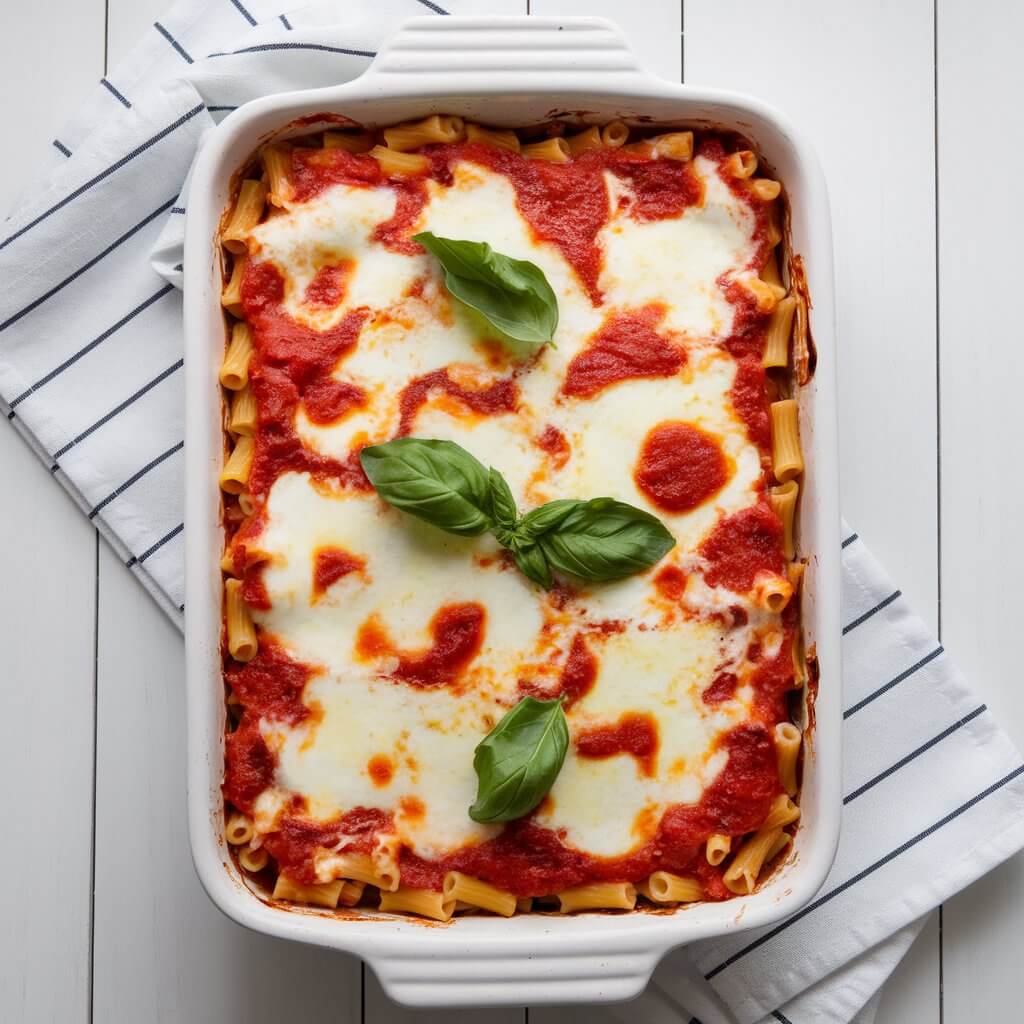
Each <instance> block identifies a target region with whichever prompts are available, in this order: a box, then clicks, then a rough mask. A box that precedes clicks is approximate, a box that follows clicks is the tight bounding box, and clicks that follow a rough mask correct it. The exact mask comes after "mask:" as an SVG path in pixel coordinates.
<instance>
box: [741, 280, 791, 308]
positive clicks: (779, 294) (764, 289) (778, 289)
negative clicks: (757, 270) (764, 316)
mask: <svg viewBox="0 0 1024 1024" xmlns="http://www.w3.org/2000/svg"><path fill="white" fill-rule="evenodd" d="M739 283H740V285H741V286H742V287H744V288H746V290H747V291H748V292H750V294H751V296H752V298H753V299H754V301H755V302H756V303H757V309H758V312H760V313H771V312H772V310H774V309H775V307H776V306H777V305H778V304H779V302H780V301H781V300H782V299H783V297H784V296H785V294H786V289H785V288H783V287H782V285H780V284H772V283H771V282H770V281H765V280H764V279H762V278H760V277H755V276H753V275H752V274H751V275H749V276H747V277H741V278H739Z"/></svg>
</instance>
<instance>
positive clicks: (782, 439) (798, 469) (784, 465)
mask: <svg viewBox="0 0 1024 1024" xmlns="http://www.w3.org/2000/svg"><path fill="white" fill-rule="evenodd" d="M771 419H772V471H773V472H774V473H775V479H776V480H778V482H779V483H780V484H784V483H785V482H786V481H787V480H792V479H793V478H794V477H797V476H799V475H800V474H801V473H802V472H803V471H804V456H803V452H802V451H801V449H800V425H799V411H798V408H797V404H796V401H795V400H794V399H792V398H786V399H784V400H783V401H781V402H772V404H771Z"/></svg>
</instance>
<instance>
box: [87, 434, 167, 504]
mask: <svg viewBox="0 0 1024 1024" xmlns="http://www.w3.org/2000/svg"><path fill="white" fill-rule="evenodd" d="M184 447H185V442H184V441H179V442H178V443H177V444H176V445H173V446H172V447H170V448H168V449H167V451H165V452H162V453H161V454H160V455H158V456H157V457H156V458H155V459H153V460H152V461H151V462H147V463H146V465H144V466H143V467H142V469H140V470H138V471H137V472H135V473H132V475H131V476H130V477H128V479H127V480H125V482H124V483H123V484H121V485H120V486H119V487H116V488H115V489H114V490H113V491H111V492H110V494H108V495H107V496H106V497H105V498H104V499H103V500H102V501H101V502H99V504H97V505H94V506H93V508H92V510H91V511H90V512H89V518H90V519H94V518H95V517H96V516H97V515H98V514H99V513H100V512H101V511H102V510H103V509H104V508H106V507H107V505H109V504H110V503H111V502H112V501H113V500H114V499H115V498H118V497H120V496H121V495H122V494H124V492H125V491H127V490H128V488H129V487H131V485H132V484H134V483H138V481H139V480H141V479H142V478H143V477H144V476H145V475H146V474H147V473H148V472H149V471H150V470H152V469H156V467H157V466H159V465H160V463H161V462H166V461H167V460H168V459H169V458H170V457H171V456H172V455H173V454H174V453H175V452H180V451H181V449H182V448H184Z"/></svg>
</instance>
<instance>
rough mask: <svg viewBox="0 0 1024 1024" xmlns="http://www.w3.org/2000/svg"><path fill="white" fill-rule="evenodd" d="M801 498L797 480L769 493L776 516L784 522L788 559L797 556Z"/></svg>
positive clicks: (784, 541)
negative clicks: (796, 530) (797, 521)
mask: <svg viewBox="0 0 1024 1024" xmlns="http://www.w3.org/2000/svg"><path fill="white" fill-rule="evenodd" d="M799 496H800V485H799V484H798V483H797V482H796V481H795V480H787V481H786V482H785V483H784V484H779V486H778V487H773V488H772V489H771V490H770V491H769V492H768V500H769V501H770V502H771V504H772V508H773V509H774V510H775V514H776V515H777V516H778V517H779V519H781V520H782V552H783V554H784V555H785V556H786V557H787V558H792V557H793V556H794V554H796V538H795V524H796V499H797V498H798V497H799ZM790 582H792V580H791V581H790Z"/></svg>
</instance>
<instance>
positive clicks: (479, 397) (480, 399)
mask: <svg viewBox="0 0 1024 1024" xmlns="http://www.w3.org/2000/svg"><path fill="white" fill-rule="evenodd" d="M436 392H442V393H444V394H447V395H450V396H451V397H452V398H455V399H457V400H458V401H459V402H461V403H462V404H463V405H465V406H466V407H467V408H469V409H471V410H472V411H473V412H475V413H477V414H478V415H481V416H498V415H500V414H501V413H509V412H515V410H516V406H517V405H518V404H519V387H518V386H517V384H516V382H515V381H514V380H512V379H510V378H500V379H498V380H496V381H493V382H491V383H490V384H488V385H487V386H486V387H482V388H479V389H474V388H467V387H464V386H463V385H462V384H460V383H459V382H457V381H456V380H454V379H453V378H452V375H451V374H450V373H449V371H448V369H447V368H444V369H440V370H432V371H431V372H430V373H425V374H423V376H422V377H416V378H415V379H414V380H411V381H410V382H409V383H408V384H406V386H405V387H404V388H403V389H402V394H401V397H400V398H399V401H398V407H399V410H400V414H401V415H400V420H399V426H398V434H399V436H400V437H404V436H405V435H406V434H410V433H412V430H413V425H414V424H415V421H416V415H417V413H419V411H420V408H421V407H422V406H423V404H424V403H425V402H426V401H427V399H429V398H430V396H431V395H432V394H434V393H436Z"/></svg>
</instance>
